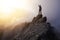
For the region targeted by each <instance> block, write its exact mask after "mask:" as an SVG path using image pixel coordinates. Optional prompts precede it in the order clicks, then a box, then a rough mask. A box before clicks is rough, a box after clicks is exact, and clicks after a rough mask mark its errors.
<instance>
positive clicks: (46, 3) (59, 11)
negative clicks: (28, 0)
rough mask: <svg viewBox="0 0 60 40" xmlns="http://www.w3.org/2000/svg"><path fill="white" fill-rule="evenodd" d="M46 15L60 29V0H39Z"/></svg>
mask: <svg viewBox="0 0 60 40" xmlns="http://www.w3.org/2000/svg"><path fill="white" fill-rule="evenodd" d="M39 4H41V6H42V9H43V10H42V12H43V15H44V16H47V18H48V21H49V22H50V23H51V24H52V26H54V27H55V28H56V29H58V30H59V29H60V0H39Z"/></svg>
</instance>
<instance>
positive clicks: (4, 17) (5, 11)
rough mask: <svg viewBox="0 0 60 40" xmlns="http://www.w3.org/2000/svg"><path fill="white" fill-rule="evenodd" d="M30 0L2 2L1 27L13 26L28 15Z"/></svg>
mask: <svg viewBox="0 0 60 40" xmlns="http://www.w3.org/2000/svg"><path fill="white" fill-rule="evenodd" d="M28 3H29V1H28V0H0V25H5V24H10V23H11V24H12V23H14V22H15V21H17V20H18V19H19V18H20V17H23V16H25V15H26V14H25V13H27V12H26V10H25V8H28V7H29V5H28Z"/></svg>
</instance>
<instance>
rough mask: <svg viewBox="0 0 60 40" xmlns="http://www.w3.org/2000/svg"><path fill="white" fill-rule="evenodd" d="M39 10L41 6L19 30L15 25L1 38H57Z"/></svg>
mask: <svg viewBox="0 0 60 40" xmlns="http://www.w3.org/2000/svg"><path fill="white" fill-rule="evenodd" d="M41 10H42V8H41V6H39V14H38V15H37V16H36V17H34V18H33V20H32V22H30V23H25V25H24V27H23V29H22V30H21V31H19V30H20V29H19V26H17V27H16V28H14V29H13V30H12V31H11V32H10V34H8V36H4V37H2V40H58V39H57V38H56V36H55V34H54V33H53V31H52V26H51V25H50V23H48V22H47V18H46V17H43V15H42V12H41ZM10 35H11V36H10Z"/></svg>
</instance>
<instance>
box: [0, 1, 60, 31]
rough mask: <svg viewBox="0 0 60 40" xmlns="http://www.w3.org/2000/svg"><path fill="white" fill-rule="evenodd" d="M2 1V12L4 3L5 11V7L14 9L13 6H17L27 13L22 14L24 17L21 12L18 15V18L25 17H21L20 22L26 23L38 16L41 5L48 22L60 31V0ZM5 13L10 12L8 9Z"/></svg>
mask: <svg viewBox="0 0 60 40" xmlns="http://www.w3.org/2000/svg"><path fill="white" fill-rule="evenodd" d="M1 1H2V0H0V11H1V7H2V4H3V3H4V6H3V10H4V8H5V6H7V7H10V6H11V7H12V6H13V5H14V7H15V6H16V7H17V8H18V9H19V8H20V7H21V8H23V9H24V11H25V12H24V13H23V12H22V13H23V14H24V15H23V14H22V13H20V12H21V10H18V12H16V13H17V16H18V15H19V16H21V15H23V17H22V18H21V17H19V19H20V20H19V21H26V22H28V21H31V20H32V19H33V17H34V16H37V14H38V9H39V7H38V5H41V6H42V14H43V15H44V16H46V17H47V20H48V22H50V23H51V24H52V26H54V27H55V28H56V29H58V30H59V29H60V0H20V1H17V0H13V1H12V0H10V1H9V0H8V1H7V0H5V1H6V2H5V1H3V2H1ZM16 1H17V2H16ZM13 2H14V3H13ZM1 3H2V4H1ZM17 4H18V5H17ZM7 7H6V8H7ZM4 11H5V12H6V11H8V8H7V10H6V9H5V10H4ZM14 12H15V11H14ZM4 18H5V16H4ZM0 19H1V18H0Z"/></svg>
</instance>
